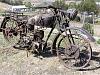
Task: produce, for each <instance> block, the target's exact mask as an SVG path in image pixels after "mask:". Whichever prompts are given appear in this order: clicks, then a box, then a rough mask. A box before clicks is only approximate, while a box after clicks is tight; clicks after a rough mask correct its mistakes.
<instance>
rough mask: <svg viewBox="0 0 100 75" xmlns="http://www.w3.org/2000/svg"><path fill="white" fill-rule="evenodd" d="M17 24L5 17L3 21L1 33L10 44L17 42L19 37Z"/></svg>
mask: <svg viewBox="0 0 100 75" xmlns="http://www.w3.org/2000/svg"><path fill="white" fill-rule="evenodd" d="M17 26H18V23H17V22H16V21H15V20H14V19H7V20H6V21H5V22H4V28H3V35H4V38H5V39H6V40H7V42H8V44H9V45H10V46H11V45H14V44H15V43H17V42H18V40H19V38H20V37H19V33H18V31H17Z"/></svg>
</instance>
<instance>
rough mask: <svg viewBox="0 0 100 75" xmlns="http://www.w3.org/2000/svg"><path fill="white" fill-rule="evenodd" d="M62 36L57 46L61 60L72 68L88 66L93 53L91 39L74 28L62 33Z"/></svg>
mask: <svg viewBox="0 0 100 75" xmlns="http://www.w3.org/2000/svg"><path fill="white" fill-rule="evenodd" d="M70 34H71V35H70ZM60 38H61V39H60V40H59V42H58V47H57V55H58V57H59V59H60V61H61V62H62V63H63V64H64V65H65V66H66V67H67V68H71V69H83V68H84V67H86V66H87V65H88V64H89V61H90V59H91V55H92V49H91V46H90V43H89V41H88V40H87V39H85V38H84V37H83V35H81V34H79V32H78V31H77V30H73V29H72V30H71V29H70V30H67V31H66V32H64V33H62V34H61V36H60Z"/></svg>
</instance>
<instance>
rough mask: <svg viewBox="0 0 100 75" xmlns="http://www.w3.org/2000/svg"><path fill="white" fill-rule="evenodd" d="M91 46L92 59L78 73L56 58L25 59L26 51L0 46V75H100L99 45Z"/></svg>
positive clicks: (98, 33) (99, 33) (93, 44)
mask: <svg viewBox="0 0 100 75" xmlns="http://www.w3.org/2000/svg"><path fill="white" fill-rule="evenodd" d="M74 25H76V26H79V25H80V24H77V23H76V24H74ZM80 26H81V25H80ZM95 27H96V28H95V30H96V33H97V34H96V35H98V36H99V35H100V31H99V28H100V27H99V26H95ZM91 45H92V48H93V57H92V59H91V61H90V65H89V66H88V67H86V68H85V69H83V70H80V71H77V70H71V69H68V68H66V67H65V66H63V64H62V63H60V62H59V59H58V57H57V56H52V55H49V56H46V57H44V58H42V59H41V58H39V57H34V55H32V54H30V55H29V57H27V53H26V51H23V50H16V49H14V48H12V47H9V48H3V47H1V46H0V75H100V45H98V44H97V43H91Z"/></svg>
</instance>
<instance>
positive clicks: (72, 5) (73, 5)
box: [68, 2, 77, 8]
mask: <svg viewBox="0 0 100 75" xmlns="http://www.w3.org/2000/svg"><path fill="white" fill-rule="evenodd" d="M68 8H77V5H76V3H75V2H71V3H69V6H68Z"/></svg>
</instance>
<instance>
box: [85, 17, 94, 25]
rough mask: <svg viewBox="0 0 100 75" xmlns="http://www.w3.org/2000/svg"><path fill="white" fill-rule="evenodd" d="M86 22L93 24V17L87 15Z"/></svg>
mask: <svg viewBox="0 0 100 75" xmlns="http://www.w3.org/2000/svg"><path fill="white" fill-rule="evenodd" d="M84 22H85V23H91V24H93V18H92V17H86V18H85V21H84Z"/></svg>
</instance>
